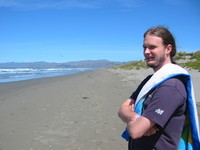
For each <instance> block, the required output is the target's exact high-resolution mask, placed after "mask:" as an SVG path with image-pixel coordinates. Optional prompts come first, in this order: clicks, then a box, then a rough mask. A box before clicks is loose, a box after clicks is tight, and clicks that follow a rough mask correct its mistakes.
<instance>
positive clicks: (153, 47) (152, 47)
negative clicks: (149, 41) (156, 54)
mask: <svg viewBox="0 0 200 150" xmlns="http://www.w3.org/2000/svg"><path fill="white" fill-rule="evenodd" d="M148 48H149V49H155V48H156V46H149V47H148Z"/></svg>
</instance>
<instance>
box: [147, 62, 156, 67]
mask: <svg viewBox="0 0 200 150" xmlns="http://www.w3.org/2000/svg"><path fill="white" fill-rule="evenodd" d="M146 64H147V66H149V67H151V68H154V67H155V63H153V62H146Z"/></svg>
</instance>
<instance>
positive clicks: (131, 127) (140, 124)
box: [118, 99, 158, 139]
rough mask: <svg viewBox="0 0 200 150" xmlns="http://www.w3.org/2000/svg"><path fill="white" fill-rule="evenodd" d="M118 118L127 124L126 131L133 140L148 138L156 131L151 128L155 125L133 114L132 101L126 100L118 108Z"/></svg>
mask: <svg viewBox="0 0 200 150" xmlns="http://www.w3.org/2000/svg"><path fill="white" fill-rule="evenodd" d="M118 116H119V117H120V118H121V120H122V121H124V122H125V123H127V129H128V131H129V134H130V136H131V137H132V138H133V139H136V138H140V137H142V136H150V135H152V134H155V133H156V131H158V130H157V129H154V128H153V126H154V125H155V123H154V122H153V121H151V120H149V119H147V118H145V117H143V116H140V115H139V114H137V113H135V112H134V101H133V100H132V99H127V100H126V101H125V102H124V103H123V104H122V105H121V106H120V109H119V112H118Z"/></svg>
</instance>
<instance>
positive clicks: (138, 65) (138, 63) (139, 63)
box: [112, 60, 148, 70]
mask: <svg viewBox="0 0 200 150" xmlns="http://www.w3.org/2000/svg"><path fill="white" fill-rule="evenodd" d="M112 68H113V69H117V68H120V69H124V70H131V69H136V70H140V68H148V67H147V66H146V63H145V61H143V60H141V61H134V62H128V63H125V64H122V65H119V66H114V67H112Z"/></svg>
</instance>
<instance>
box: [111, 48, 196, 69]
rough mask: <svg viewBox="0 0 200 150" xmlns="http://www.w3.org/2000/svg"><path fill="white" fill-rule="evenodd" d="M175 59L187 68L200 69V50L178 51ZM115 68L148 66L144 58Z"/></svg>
mask: <svg viewBox="0 0 200 150" xmlns="http://www.w3.org/2000/svg"><path fill="white" fill-rule="evenodd" d="M175 61H176V62H177V64H178V65H181V66H183V67H186V68H192V69H197V70H200V50H199V51H197V52H193V53H186V52H178V53H177V54H176V57H175ZM112 68H113V69H117V68H120V69H124V70H131V69H136V70H140V68H148V67H147V66H146V63H145V61H144V60H140V61H134V62H128V63H124V64H122V65H119V66H114V67H112Z"/></svg>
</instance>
